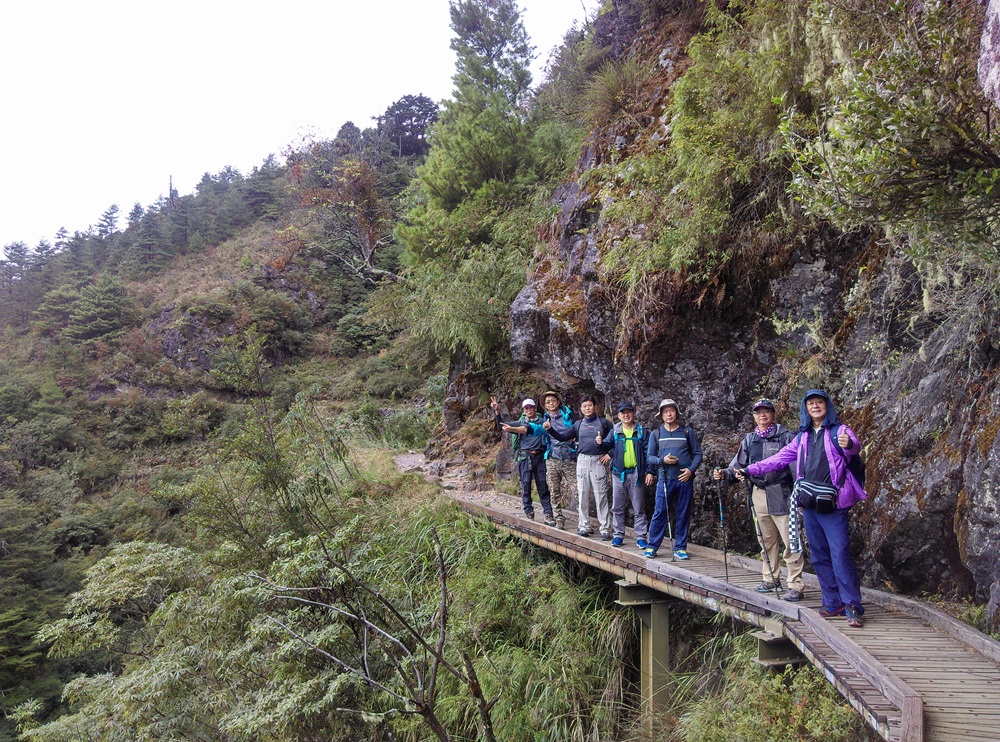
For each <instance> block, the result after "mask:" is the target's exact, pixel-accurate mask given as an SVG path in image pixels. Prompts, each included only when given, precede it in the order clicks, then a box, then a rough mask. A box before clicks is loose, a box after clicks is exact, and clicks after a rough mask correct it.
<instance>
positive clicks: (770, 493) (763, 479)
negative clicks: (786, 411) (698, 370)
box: [712, 399, 805, 603]
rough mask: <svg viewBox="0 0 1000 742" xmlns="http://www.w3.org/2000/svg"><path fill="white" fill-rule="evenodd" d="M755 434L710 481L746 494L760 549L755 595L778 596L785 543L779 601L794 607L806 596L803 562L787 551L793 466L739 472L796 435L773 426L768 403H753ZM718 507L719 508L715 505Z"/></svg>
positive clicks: (773, 451) (784, 444) (793, 553)
mask: <svg viewBox="0 0 1000 742" xmlns="http://www.w3.org/2000/svg"><path fill="white" fill-rule="evenodd" d="M751 412H752V414H753V421H754V429H753V430H752V431H750V432H749V433H747V434H746V436H744V438H743V440H742V441H741V442H740V447H739V449H737V451H736V455H735V456H734V457H733V460H732V461H731V462H730V464H729V466H728V467H726V468H725V469H716V470H715V471H714V472H712V478H713V479H715V480H716V482H718V485H717V486H721V484H722V482H723V480H725V481H727V482H733V481H734V480H739V481H740V482H741V483H743V485H744V486H745V487H746V489H747V507H748V509H749V510H750V516H751V518H752V520H753V523H754V532H755V535H756V536H757V542H758V543H759V544H760V554H761V562H762V563H763V567H762V574H761V583H760V585H758V586H757V588H756V590H757V592H759V593H769V592H771V591H772V590H773V591H774V594H775V595H778V596H779V597H780V591H781V588H782V583H781V563H780V561H779V558H780V557H781V556H782V554H781V544H782V542H784V545H785V549H784V554H783V556H784V559H785V566H786V567H787V568H788V578H787V580H786V581H785V584H784V588H785V591H784V599H785V600H787V601H789V602H792V603H796V602H798V601H800V600H802V597H803V595H804V594H805V583H804V582H803V581H802V567H803V563H804V561H805V559H804V556H803V554H802V551H801V550H799V551H798V552H793V551H792V550H791V540H790V537H789V521H790V519H791V515H792V513H791V496H792V483H793V482H794V467H793V468H789V467H787V466H786V467H782V468H781V469H778V470H777V471H773V472H771V473H769V474H766V475H763V476H752V477H749V478H747V477H744V476H743V474H741V473H740V472H741V471H742V470H743V469H746V468H747V467H748V466H750V464H756V463H758V462H760V461H763V460H764V459H766V458H768V457H769V456H772V455H774V454H776V453H778V452H779V451H780V450H781V449H782V448H784V447H785V446H786V445H788V444H789V443H790V442H791V441H792V440H794V439H795V433H793V432H792V431H791V430H788V429H787V428H785V427H784V426H783V425H780V424H777V423H775V421H774V419H775V410H774V405H773V404H772V403H771V401H770V400H767V399H760V400H758V401H756V402H754V405H753V408H752V410H751ZM720 507H721V505H720Z"/></svg>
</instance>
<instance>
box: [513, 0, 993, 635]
mask: <svg viewBox="0 0 1000 742" xmlns="http://www.w3.org/2000/svg"><path fill="white" fill-rule="evenodd" d="M616 5H618V6H622V5H626V3H624V2H623V3H618V4H616ZM995 7H1000V3H998V2H997V0H993V1H992V2H991V3H990V11H991V18H992V19H993V20H992V21H991V23H992V24H993V25H992V26H990V27H988V29H987V30H988V34H992V35H996V34H995V33H994V31H990V30H989V29H990V28H992V29H996V28H997V27H998V26H997V20H996V14H995V13H994V12H993V11H994V9H995ZM604 32H605V34H606V35H607V36H608V37H609V38H615V39H618V40H619V41H618V46H619V48H624V45H623V44H622V42H621V33H618V34H616V32H615V31H614V30H609V29H605V30H604ZM991 38H992V36H991ZM985 44H986V42H985V41H984V49H985ZM994 56H998V54H997V52H994ZM661 67H662V65H661ZM664 69H665V68H664ZM981 69H985V68H983V67H981ZM983 79H984V86H985V87H986V88H987V91H988V92H989V91H991V90H994V89H997V90H1000V86H998V85H995V84H994V83H993V82H990V81H991V80H994V81H995V80H996V79H1000V73H995V72H988V73H987V74H986V77H985V78H983ZM991 86H992V87H991ZM994 94H995V90H994ZM650 119H651V121H652V123H651V125H650V126H649V127H647V130H646V131H645V132H644V134H643V135H645V136H653V135H654V134H656V133H657V132H658V131H659V128H660V122H659V121H658V120H657V118H656V116H651V117H650ZM615 136H616V135H615V134H613V133H612V134H609V133H607V132H605V133H603V134H602V133H597V134H595V135H594V136H593V137H592V139H591V141H590V142H589V143H588V145H587V146H586V147H585V150H584V153H583V156H582V158H581V161H580V166H579V170H578V173H579V175H580V177H579V178H578V179H577V180H576V181H574V182H572V183H569V184H567V185H565V186H564V187H563V188H561V189H560V191H559V192H558V193H557V194H556V200H557V201H558V203H559V207H560V208H559V213H558V215H557V217H556V218H555V219H554V221H553V223H552V224H550V225H548V226H547V227H546V228H545V229H544V230H543V237H544V240H543V244H541V245H540V246H539V249H538V254H537V255H536V263H537V264H538V266H539V268H538V270H537V271H536V272H535V273H534V274H533V275H532V276H531V277H530V279H529V282H528V285H527V286H526V287H525V289H524V290H523V291H522V292H521V294H520V295H519V296H518V297H517V299H516V301H515V302H514V304H513V306H512V307H511V323H512V338H511V349H512V352H513V356H514V359H515V362H516V363H517V364H519V365H520V366H521V367H522V368H523V370H524V371H525V372H527V373H531V374H534V375H536V376H538V377H539V379H540V382H539V385H540V386H541V385H542V384H545V385H555V386H558V387H559V388H563V389H568V390H569V396H570V398H572V397H573V396H574V394H576V395H579V394H581V393H583V392H584V391H595V390H596V391H597V392H598V393H599V394H601V395H604V397H605V398H606V399H607V401H608V403H609V407H610V405H611V404H613V403H614V402H617V401H618V400H621V399H623V398H630V399H634V400H635V402H636V403H637V404H638V405H639V408H640V410H641V411H642V414H641V415H640V417H641V418H642V419H643V420H645V421H652V418H653V416H654V415H655V410H656V408H657V402H658V400H659V399H661V398H663V397H672V398H674V399H676V400H678V401H679V402H680V404H681V406H682V412H683V414H684V416H685V418H686V420H687V422H688V423H689V424H691V425H693V426H694V428H695V429H696V430H698V431H700V432H701V433H702V435H703V437H704V442H703V445H704V448H705V450H706V463H707V464H708V465H715V464H717V463H721V462H728V459H729V457H730V456H731V454H732V452H733V451H734V450H735V447H736V443H737V440H738V435H739V432H740V431H744V430H748V429H749V428H750V426H751V420H750V416H749V413H748V407H749V404H750V403H751V401H752V400H753V399H755V398H757V397H760V396H770V397H772V398H773V399H775V400H777V401H778V402H779V408H780V409H779V416H780V417H781V418H783V419H784V420H785V421H789V422H794V421H795V420H797V416H798V400H799V398H800V397H801V394H802V392H803V391H804V390H805V389H806V388H808V387H810V386H822V387H824V388H826V389H827V390H828V391H829V392H830V393H831V394H832V396H833V398H834V399H835V400H836V402H837V404H838V406H839V407H840V409H841V411H842V417H843V418H844V419H845V420H846V421H847V422H849V423H850V424H851V425H852V426H853V427H854V428H855V429H856V430H857V431H858V432H859V434H860V435H861V437H862V438H863V440H864V442H865V455H866V459H867V462H868V484H867V490H868V493H869V499H868V500H867V501H866V502H865V503H862V504H861V505H859V506H858V507H857V508H856V510H855V513H854V517H853V526H852V528H853V532H852V539H854V540H855V541H856V547H857V553H858V555H859V563H860V565H861V567H862V572H863V578H864V581H865V582H866V583H867V584H868V585H871V586H877V587H880V588H885V587H889V588H891V589H896V590H899V591H902V592H907V593H911V594H914V593H923V592H926V593H937V594H944V595H948V596H964V597H973V596H974V597H976V598H978V599H979V600H981V601H982V600H989V601H990V602H989V611H990V615H991V617H992V620H993V622H994V625H996V624H997V621H998V620H1000V560H998V554H1000V527H998V526H1000V501H998V494H997V493H998V482H1000V436H998V431H1000V384H998V378H997V368H998V365H997V361H998V360H1000V350H998V348H1000V333H998V332H997V331H996V325H997V320H998V319H1000V316H998V314H1000V313H998V311H997V308H996V307H993V306H980V305H978V304H977V301H978V300H977V299H976V296H977V294H976V292H975V291H974V290H973V289H972V288H971V287H957V288H956V287H953V290H952V289H948V290H945V291H944V292H943V294H941V296H939V297H938V299H937V300H936V301H929V300H928V296H927V289H926V286H923V285H922V284H921V280H920V278H919V277H918V274H917V271H916V270H915V268H914V265H913V264H912V263H911V261H910V259H909V258H908V257H907V256H906V255H904V254H903V253H902V252H901V251H900V250H899V249H898V248H897V247H893V246H892V245H891V244H890V243H888V242H886V241H882V240H878V239H876V238H874V237H869V236H868V235H854V236H845V235H842V234H834V233H825V234H823V233H821V234H816V235H814V236H813V237H812V238H811V239H810V240H808V241H806V242H803V243H799V244H796V245H789V246H787V247H786V248H785V251H784V253H783V254H781V255H779V256H777V257H776V258H775V259H774V260H772V261H771V263H770V266H771V272H770V275H769V276H768V277H767V278H766V279H763V280H761V281H758V282H757V283H756V284H750V285H746V286H744V287H743V288H742V290H741V291H742V293H739V292H737V293H736V294H734V295H733V296H731V297H729V298H728V300H727V301H725V302H723V303H721V304H720V305H719V306H718V307H717V308H716V309H703V308H700V307H699V306H698V305H697V304H696V303H695V302H692V301H689V300H688V299H687V298H686V297H683V296H681V297H678V298H677V300H676V301H672V300H671V298H670V297H667V298H666V300H665V301H664V302H663V305H664V308H663V312H662V316H659V317H656V318H650V322H651V323H654V324H656V326H652V327H650V328H647V332H646V335H647V337H649V338H651V339H650V340H648V341H646V342H644V343H640V344H639V346H638V347H636V346H635V345H634V344H633V345H632V346H629V347H625V346H623V345H622V344H621V343H619V342H618V339H619V333H620V331H621V326H620V322H619V318H620V317H621V316H622V308H621V307H620V306H619V305H618V303H617V298H616V296H615V292H614V290H613V288H612V287H610V286H608V285H606V284H605V283H603V282H602V280H601V271H600V269H599V266H600V264H601V257H602V256H601V247H600V246H601V245H602V244H603V243H604V241H605V239H606V237H607V235H604V234H602V230H603V229H605V228H606V225H605V223H604V221H603V218H602V213H603V209H604V208H605V206H606V204H603V203H601V202H600V200H599V198H598V196H597V195H595V193H594V192H593V190H592V189H588V187H587V181H586V177H585V176H586V173H587V172H588V171H589V170H590V169H591V168H593V167H594V166H595V164H597V163H598V162H599V161H600V160H601V156H600V155H599V153H600V152H609V151H611V150H612V149H614V148H615V143H614V141H613V139H614V137H615ZM602 137H605V139H603V140H602ZM941 297H943V299H942V298H941ZM949 302H951V303H949ZM657 323H668V324H669V327H666V328H664V327H662V326H659V325H658V324H657ZM623 348H624V350H623ZM625 351H627V352H625ZM705 479H707V478H706V477H704V476H703V477H701V480H702V485H701V486H702V487H704V480H705ZM712 522H713V515H712V514H711V513H707V512H706V513H705V514H703V515H702V520H701V528H702V530H701V531H700V532H699V531H697V530H696V532H695V534H694V536H695V538H696V539H697V538H698V537H699V536H702V537H704V538H705V539H706V540H709V539H711V538H712V531H710V530H708V529H710V528H711V527H712Z"/></svg>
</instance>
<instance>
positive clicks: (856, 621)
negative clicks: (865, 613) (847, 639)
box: [846, 605, 865, 629]
mask: <svg viewBox="0 0 1000 742" xmlns="http://www.w3.org/2000/svg"><path fill="white" fill-rule="evenodd" d="M846 614H847V625H848V626H850V627H851V628H852V629H860V628H861V627H862V626H864V625H865V620H864V619H863V618H862V617H861V609H860V608H857V607H855V606H853V605H849V606H847V610H846Z"/></svg>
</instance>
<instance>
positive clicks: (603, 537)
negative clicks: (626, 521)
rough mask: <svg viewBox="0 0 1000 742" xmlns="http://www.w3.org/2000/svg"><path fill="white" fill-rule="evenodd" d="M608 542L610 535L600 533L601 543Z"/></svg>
mask: <svg viewBox="0 0 1000 742" xmlns="http://www.w3.org/2000/svg"><path fill="white" fill-rule="evenodd" d="M610 540H611V534H610V533H605V532H604V531H601V541H610Z"/></svg>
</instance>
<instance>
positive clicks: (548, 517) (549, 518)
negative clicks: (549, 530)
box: [542, 514, 556, 528]
mask: <svg viewBox="0 0 1000 742" xmlns="http://www.w3.org/2000/svg"><path fill="white" fill-rule="evenodd" d="M542 522H543V523H545V525H547V526H552V527H553V528H555V527H556V519H555V518H553V517H552V516H551V515H548V514H546V515H545V520H544V521H542Z"/></svg>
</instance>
